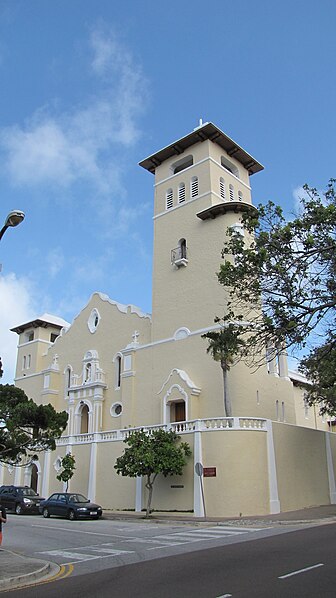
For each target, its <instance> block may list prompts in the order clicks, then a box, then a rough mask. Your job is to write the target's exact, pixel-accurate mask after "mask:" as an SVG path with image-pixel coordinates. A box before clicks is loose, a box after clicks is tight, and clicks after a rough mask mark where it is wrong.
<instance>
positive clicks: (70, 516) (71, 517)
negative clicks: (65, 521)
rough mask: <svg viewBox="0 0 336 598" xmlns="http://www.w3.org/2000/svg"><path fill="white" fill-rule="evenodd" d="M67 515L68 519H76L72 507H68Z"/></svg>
mask: <svg viewBox="0 0 336 598" xmlns="http://www.w3.org/2000/svg"><path fill="white" fill-rule="evenodd" d="M68 517H69V519H70V521H75V519H76V513H75V511H74V510H73V509H70V511H69V513H68Z"/></svg>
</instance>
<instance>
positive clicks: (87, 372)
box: [84, 363, 92, 382]
mask: <svg viewBox="0 0 336 598" xmlns="http://www.w3.org/2000/svg"><path fill="white" fill-rule="evenodd" d="M91 373H92V366H91V363H87V364H86V366H85V380H84V382H91Z"/></svg>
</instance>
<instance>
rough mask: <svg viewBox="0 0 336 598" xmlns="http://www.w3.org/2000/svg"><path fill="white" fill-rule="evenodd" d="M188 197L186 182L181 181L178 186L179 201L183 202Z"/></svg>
mask: <svg viewBox="0 0 336 598" xmlns="http://www.w3.org/2000/svg"><path fill="white" fill-rule="evenodd" d="M185 198H186V192H185V183H180V184H179V186H178V202H179V203H183V202H184V201H185Z"/></svg>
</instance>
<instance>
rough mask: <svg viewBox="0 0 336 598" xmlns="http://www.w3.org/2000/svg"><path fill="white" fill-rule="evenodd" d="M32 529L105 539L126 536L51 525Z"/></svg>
mask: <svg viewBox="0 0 336 598" xmlns="http://www.w3.org/2000/svg"><path fill="white" fill-rule="evenodd" d="M32 527H42V528H43V529H44V530H46V529H55V530H60V531H62V532H71V533H72V534H87V535H89V536H106V537H107V538H126V536H118V534H113V533H111V534H102V533H101V532H86V531H84V530H80V529H71V528H70V527H54V526H51V525H48V527H46V526H45V525H33V526H32Z"/></svg>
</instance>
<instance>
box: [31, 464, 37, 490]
mask: <svg viewBox="0 0 336 598" xmlns="http://www.w3.org/2000/svg"><path fill="white" fill-rule="evenodd" d="M37 482H38V469H37V467H36V465H35V463H33V464H32V466H31V478H30V487H31V488H32V489H33V490H35V492H37Z"/></svg>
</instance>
